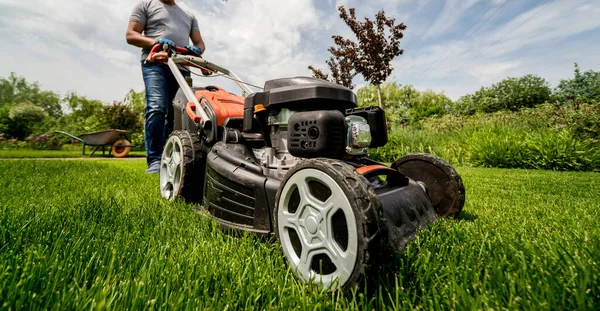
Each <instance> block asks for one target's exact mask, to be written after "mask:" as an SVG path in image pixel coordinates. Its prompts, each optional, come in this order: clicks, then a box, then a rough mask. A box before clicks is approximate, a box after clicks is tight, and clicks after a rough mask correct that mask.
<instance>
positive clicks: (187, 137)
mask: <svg viewBox="0 0 600 311" xmlns="http://www.w3.org/2000/svg"><path fill="white" fill-rule="evenodd" d="M171 136H177V137H179V139H180V140H181V144H182V147H183V159H182V162H183V163H182V174H183V181H182V183H181V188H180V189H179V194H178V195H177V196H178V197H181V198H183V199H184V200H185V201H186V202H199V201H200V200H202V194H203V183H204V180H203V178H202V176H204V169H205V165H203V164H204V163H205V161H204V154H203V152H202V143H201V142H200V140H199V139H198V135H197V134H193V133H190V132H188V131H173V133H171ZM175 199H176V198H175Z"/></svg>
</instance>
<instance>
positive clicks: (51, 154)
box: [0, 148, 146, 159]
mask: <svg viewBox="0 0 600 311" xmlns="http://www.w3.org/2000/svg"><path fill="white" fill-rule="evenodd" d="M87 149H88V150H86V152H85V155H83V154H81V149H77V150H28V149H18V150H0V159H9V158H17V159H23V158H84V159H85V158H90V155H91V154H92V150H93V149H90V148H87ZM145 156H146V152H144V151H131V152H129V154H128V155H127V157H125V158H140V157H142V158H143V157H145ZM112 157H113V156H109V155H108V149H107V150H106V154H105V155H102V149H100V150H98V151H96V153H94V155H93V156H91V158H112Z"/></svg>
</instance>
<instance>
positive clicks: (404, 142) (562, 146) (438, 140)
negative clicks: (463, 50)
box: [371, 104, 600, 171]
mask: <svg viewBox="0 0 600 311" xmlns="http://www.w3.org/2000/svg"><path fill="white" fill-rule="evenodd" d="M599 127H600V107H598V106H597V105H590V104H585V105H583V104H582V105H578V106H557V105H553V104H544V105H540V106H538V107H536V108H526V109H522V110H521V111H518V112H511V111H499V112H496V113H491V114H481V113H478V114H474V115H471V116H455V115H445V116H443V117H440V118H429V119H426V120H425V121H424V122H423V124H422V128H421V129H418V128H416V127H411V126H408V127H405V128H399V129H396V130H394V131H393V132H392V133H390V135H389V143H388V144H387V145H386V146H384V147H381V148H378V149H375V150H372V151H371V157H372V158H374V159H376V160H378V161H382V162H393V161H394V160H396V159H397V158H399V157H400V156H402V155H404V154H408V153H413V152H426V153H432V154H435V155H437V156H440V157H442V158H443V159H445V160H446V161H448V162H450V163H451V164H454V165H457V164H458V165H473V166H484V167H498V168H525V169H546V170H561V171H565V170H569V171H598V170H600V148H598V141H599V140H598V138H599V137H600V128H599Z"/></svg>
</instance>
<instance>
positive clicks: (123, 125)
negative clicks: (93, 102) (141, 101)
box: [100, 102, 142, 132]
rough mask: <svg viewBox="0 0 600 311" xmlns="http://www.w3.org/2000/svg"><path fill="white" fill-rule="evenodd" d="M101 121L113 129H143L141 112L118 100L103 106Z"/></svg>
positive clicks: (135, 130)
mask: <svg viewBox="0 0 600 311" xmlns="http://www.w3.org/2000/svg"><path fill="white" fill-rule="evenodd" d="M100 122H101V123H102V124H103V125H104V126H106V127H107V128H111V129H121V130H128V131H132V132H138V131H141V129H142V123H141V122H140V118H139V114H138V113H137V112H136V111H135V110H134V109H132V108H131V107H129V106H128V105H125V104H123V103H118V102H116V103H114V104H112V105H109V106H104V107H102V113H101V117H100Z"/></svg>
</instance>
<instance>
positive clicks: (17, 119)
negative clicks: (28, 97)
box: [0, 103, 48, 140]
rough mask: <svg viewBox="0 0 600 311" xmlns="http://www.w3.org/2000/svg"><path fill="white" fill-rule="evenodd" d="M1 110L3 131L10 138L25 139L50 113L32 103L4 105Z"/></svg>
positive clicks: (0, 119) (0, 117) (0, 118)
mask: <svg viewBox="0 0 600 311" xmlns="http://www.w3.org/2000/svg"><path fill="white" fill-rule="evenodd" d="M1 110H2V111H1V112H0V123H2V126H0V128H1V129H2V132H3V133H5V134H6V135H7V137H9V138H16V139H19V140H24V139H25V138H26V137H27V136H29V135H31V134H32V133H33V131H34V130H35V129H36V127H38V126H39V125H40V124H41V123H42V121H43V120H44V119H45V118H46V117H48V114H47V113H46V112H45V111H44V109H43V108H42V107H38V106H36V105H34V104H32V103H20V104H17V105H4V107H2V109H1Z"/></svg>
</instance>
